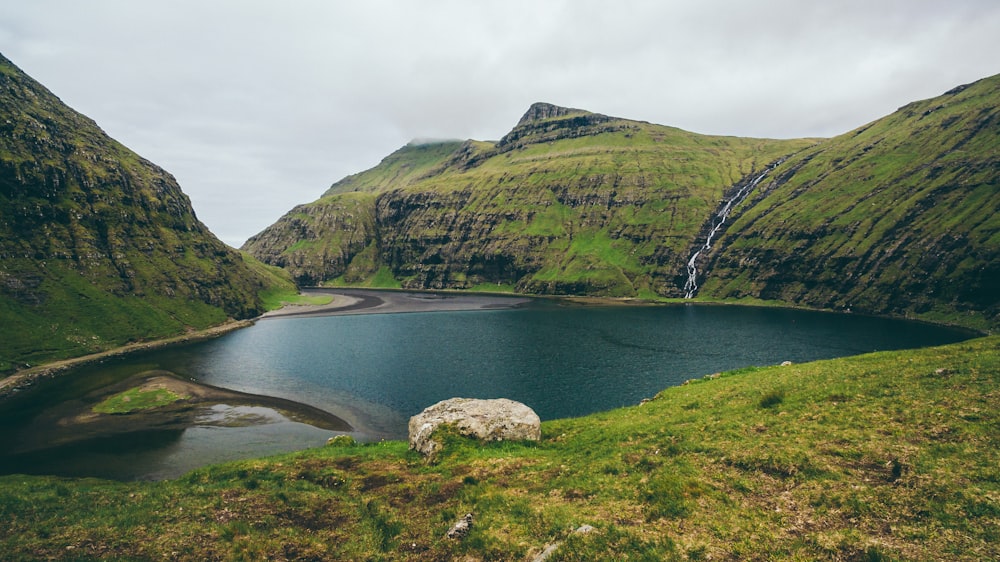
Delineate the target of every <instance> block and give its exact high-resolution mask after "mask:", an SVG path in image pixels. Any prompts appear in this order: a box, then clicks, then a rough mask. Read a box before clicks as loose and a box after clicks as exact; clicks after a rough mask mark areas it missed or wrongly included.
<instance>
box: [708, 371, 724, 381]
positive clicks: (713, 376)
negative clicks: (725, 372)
mask: <svg viewBox="0 0 1000 562" xmlns="http://www.w3.org/2000/svg"><path fill="white" fill-rule="evenodd" d="M720 376H722V373H712V374H711V375H705V378H706V379H709V380H712V379H717V378H719V377H720Z"/></svg>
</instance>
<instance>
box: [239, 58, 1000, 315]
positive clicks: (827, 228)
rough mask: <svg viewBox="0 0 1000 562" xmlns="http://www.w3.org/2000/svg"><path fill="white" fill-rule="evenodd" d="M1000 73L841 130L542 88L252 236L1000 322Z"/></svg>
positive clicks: (261, 244) (591, 279)
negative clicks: (559, 94)
mask: <svg viewBox="0 0 1000 562" xmlns="http://www.w3.org/2000/svg"><path fill="white" fill-rule="evenodd" d="M998 106H1000V77H993V78H988V79H984V80H981V81H979V82H977V83H975V84H972V85H969V86H965V87H959V88H956V89H955V90H953V91H951V92H948V93H947V94H945V95H942V96H940V97H938V98H934V99H930V100H925V101H922V102H916V103H912V104H910V105H907V106H905V107H903V108H901V109H900V110H899V111H898V112H896V113H894V114H893V115H890V116H888V117H885V118H883V119H880V120H878V121H875V122H873V123H871V124H869V125H866V126H864V127H861V128H859V129H857V130H855V131H851V132H849V133H846V134H844V135H841V136H839V137H836V138H833V139H827V140H822V141H819V140H790V141H775V140H761V139H742V138H735V137H709V136H703V135H697V134H693V133H688V132H685V131H681V130H678V129H675V128H671V127H664V126H660V125H652V124H649V123H641V122H636V121H628V120H625V119H618V118H613V117H608V116H604V115H599V114H594V113H588V112H586V111H581V110H575V109H567V108H560V107H556V106H552V105H548V104H536V105H535V106H532V108H531V109H529V111H528V112H527V113H526V114H525V116H524V117H523V118H522V119H521V121H520V122H519V123H518V124H517V126H516V127H515V128H514V129H513V130H512V131H511V132H510V133H509V134H508V135H506V136H505V137H504V138H503V139H501V140H500V141H499V142H496V143H488V142H475V141H467V142H465V143H458V142H442V143H436V144H427V145H416V144H413V145H408V146H406V147H404V148H402V149H400V150H399V151H397V152H396V153H394V154H392V155H390V156H389V157H387V158H386V159H385V160H384V161H383V162H382V163H381V164H379V165H378V166H376V167H375V168H372V169H371V170H368V171H366V172H362V173H360V174H356V175H354V176H350V177H348V178H346V179H344V180H342V181H341V182H338V183H336V184H334V185H333V187H331V189H330V190H328V191H327V193H326V194H324V196H323V197H322V198H320V199H319V200H318V201H316V202H314V203H310V204H307V205H301V206H299V207H296V208H295V209H294V210H293V211H292V212H290V213H289V214H288V215H286V216H285V217H283V218H282V219H281V220H280V221H278V222H277V223H276V224H275V225H272V226H271V227H269V228H268V229H266V230H265V231H264V232H262V233H260V234H259V235H257V236H255V237H254V238H251V239H250V240H249V241H248V242H247V244H246V245H245V246H244V249H245V250H247V251H249V252H250V253H252V254H253V255H254V256H256V257H257V258H258V259H260V260H262V261H264V262H265V263H270V264H274V265H279V266H282V267H285V268H287V269H288V270H289V271H290V272H291V273H292V275H293V276H294V277H295V278H296V279H297V280H299V281H300V282H301V283H304V284H312V285H319V284H332V285H338V284H346V285H375V286H403V287H411V288H432V289H438V288H459V289H476V290H490V291H497V290H506V291H518V292H524V293H538V294H586V295H600V296H619V297H636V296H638V297H645V298H662V297H682V296H684V294H685V291H684V285H685V281H686V279H687V276H688V273H687V267H686V265H687V261H688V259H689V257H690V256H691V255H692V254H694V252H695V251H697V250H698V248H699V247H701V246H702V245H703V244H704V241H705V237H706V235H707V234H708V232H709V231H711V230H712V228H713V226H714V224H715V222H717V220H718V219H717V218H716V214H717V213H718V212H719V210H720V209H721V208H722V207H723V206H724V205H725V203H726V202H727V201H728V200H729V199H730V198H731V197H732V196H733V195H734V194H735V193H736V192H737V191H738V190H739V189H740V187H741V186H742V185H745V184H746V183H747V182H748V180H749V179H750V178H752V177H754V176H755V175H757V174H759V173H760V172H761V171H763V170H765V169H767V168H768V167H769V166H770V165H771V164H772V163H774V162H777V161H779V160H780V161H781V162H782V163H781V164H780V165H779V166H777V167H776V168H775V169H774V170H773V171H772V172H771V173H770V174H769V175H768V176H767V177H766V178H765V179H764V180H763V181H761V182H760V183H759V184H758V185H757V186H756V188H755V189H754V190H752V191H751V192H750V193H749V198H748V199H747V200H745V201H744V202H743V203H742V204H738V205H736V206H735V207H734V210H733V213H732V215H731V216H730V218H729V220H728V222H727V223H726V224H725V225H724V228H722V229H721V230H720V232H719V233H718V234H717V236H716V237H715V239H714V241H713V245H712V248H711V249H710V250H709V251H706V252H703V255H701V256H700V258H699V262H697V264H696V265H697V267H698V270H699V271H698V284H699V285H700V286H701V288H700V290H699V292H698V293H697V296H700V297H702V298H708V299H712V300H716V299H753V300H756V301H761V300H764V301H776V302H779V303H783V304H794V305H803V306H810V307H816V308H824V309H832V310H852V311H855V312H864V313H873V314H892V315H902V316H915V317H918V318H922V319H926V320H931V321H944V322H951V323H957V324H962V325H966V326H970V327H974V328H977V329H982V330H992V329H996V327H997V326H1000V299H998V298H997V295H1000V284H998V283H1000V281H998V279H1000V222H998V221H1000V219H998V218H997V216H998V214H997V210H998V207H1000V186H998V182H1000V163H998V160H997V150H996V147H997V146H1000V119H998V118H997V109H996V108H997V107H998Z"/></svg>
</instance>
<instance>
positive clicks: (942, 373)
mask: <svg viewBox="0 0 1000 562" xmlns="http://www.w3.org/2000/svg"><path fill="white" fill-rule="evenodd" d="M934 374H935V375H937V376H939V377H943V376H945V375H950V374H951V369H945V368H944V367H942V368H940V369H934Z"/></svg>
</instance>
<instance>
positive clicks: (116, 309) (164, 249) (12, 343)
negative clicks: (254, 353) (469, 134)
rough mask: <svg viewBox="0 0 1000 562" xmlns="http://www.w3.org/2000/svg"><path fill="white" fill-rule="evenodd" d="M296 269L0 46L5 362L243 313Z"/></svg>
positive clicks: (0, 367)
mask: <svg viewBox="0 0 1000 562" xmlns="http://www.w3.org/2000/svg"><path fill="white" fill-rule="evenodd" d="M277 287H283V288H284V289H285V290H289V289H291V288H292V286H291V283H290V282H289V281H288V280H287V279H285V278H282V277H280V276H278V274H277V273H275V271H272V270H269V269H268V268H266V267H265V266H263V265H262V264H260V263H256V262H255V260H252V259H250V258H244V256H242V255H241V254H240V253H239V252H237V251H236V250H234V249H232V248H229V247H228V246H226V245H225V244H223V243H222V242H220V241H219V240H218V239H217V238H215V236H213V235H212V233H211V232H209V231H208V229H207V228H206V227H205V225H203V224H202V223H201V222H199V221H198V219H197V218H196V217H195V214H194V211H193V210H192V208H191V204H190V201H189V200H188V198H187V196H186V195H184V193H183V192H182V191H181V189H180V187H178V185H177V182H176V181H175V180H174V178H173V177H172V176H170V174H168V173H166V172H165V171H163V170H162V169H160V168H159V167H157V166H155V165H154V164H152V163H150V162H148V161H146V160H144V159H143V158H141V157H139V156H138V155H136V154H135V153H133V152H132V151H130V150H129V149H127V148H126V147H124V146H122V145H121V144H119V143H118V142H116V141H114V140H113V139H111V138H110V137H108V136H107V135H106V134H105V133H104V132H103V131H102V130H101V129H100V128H99V127H98V126H97V125H96V124H95V123H94V122H93V121H91V120H90V119H88V118H87V117H85V116H83V115H81V114H79V113H77V112H75V111H73V110H72V109H70V108H69V107H67V106H66V105H65V104H63V103H62V102H61V101H60V100H59V99H58V98H57V97H56V96H54V95H53V94H52V93H51V92H49V91H48V90H46V89H45V88H44V87H43V86H42V85H40V84H39V83H37V82H36V81H34V80H33V79H31V78H30V77H28V76H27V75H25V74H24V73H23V72H22V71H21V70H20V69H18V68H17V67H16V66H14V64H12V63H11V62H10V61H9V60H7V59H6V58H3V57H2V56H0V318H2V326H3V337H2V338H0V372H3V371H9V370H11V369H13V368H16V367H20V366H24V365H25V364H36V363H39V362H42V361H47V360H52V359H57V358H64V357H70V356H76V355H82V354H86V353H88V352H93V351H100V350H104V349H108V348H110V347H114V346H117V345H121V344H123V343H126V342H131V341H137V340H144V339H151V338H158V337H163V336H169V335H176V334H179V333H183V332H185V331H186V330H191V329H198V328H205V327H207V326H211V325H215V324H220V323H223V322H225V321H226V320H227V318H248V317H252V316H256V315H258V314H259V313H261V312H262V311H263V303H262V300H261V297H260V293H261V292H262V291H266V290H274V289H275V288H277Z"/></svg>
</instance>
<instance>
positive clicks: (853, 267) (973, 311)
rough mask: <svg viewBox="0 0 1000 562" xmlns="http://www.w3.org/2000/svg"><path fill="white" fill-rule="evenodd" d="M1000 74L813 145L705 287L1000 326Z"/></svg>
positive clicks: (721, 247)
mask: <svg viewBox="0 0 1000 562" xmlns="http://www.w3.org/2000/svg"><path fill="white" fill-rule="evenodd" d="M998 106H1000V76H997V77H992V78H988V79H984V80H981V81H979V82H976V83H974V84H971V85H968V86H962V87H958V88H955V89H954V90H952V91H950V92H948V93H946V94H944V95H942V96H940V97H937V98H933V99H929V100H925V101H920V102H915V103H911V104H909V105H906V106H904V107H902V108H900V109H899V110H898V111H897V112H895V113H893V114H892V115H890V116H888V117H885V118H883V119H880V120H878V121H875V122H873V123H870V124H868V125H866V126H864V127H861V128H859V129H856V130H854V131H851V132H849V133H847V134H844V135H841V136H839V137H836V138H833V139H830V140H828V141H825V142H823V143H822V144H819V145H817V146H815V147H813V148H811V149H808V150H805V151H803V152H801V153H799V154H797V155H795V156H793V157H791V158H789V159H788V160H787V161H786V162H784V163H783V164H782V165H781V166H779V167H778V168H777V169H776V170H775V171H774V173H773V174H772V175H771V178H772V180H771V181H765V182H762V183H761V184H760V186H759V188H758V190H757V191H755V192H754V193H752V194H751V195H750V197H749V198H748V199H747V202H746V203H745V204H744V205H743V207H742V208H737V209H736V211H735V213H734V216H735V217H736V218H735V220H734V221H733V222H732V224H731V226H729V228H728V230H727V231H726V233H725V234H724V235H722V236H721V237H720V238H719V239H718V242H717V243H716V244H715V245H714V247H713V249H712V250H711V252H709V254H708V255H707V256H706V260H705V263H706V265H707V268H706V273H705V277H706V278H705V280H704V281H703V288H702V290H701V292H700V293H699V294H700V295H701V296H708V297H711V298H734V297H736V298H739V297H745V296H750V297H755V298H760V299H766V300H779V301H784V302H793V303H798V304H804V305H809V306H814V307H820V308H829V309H835V310H854V311H860V312H869V313H878V314H887V313H891V314H905V315H915V316H918V317H921V318H925V319H929V320H948V321H956V322H960V323H965V324H971V325H976V326H978V327H981V328H989V327H991V326H992V327H994V328H995V327H996V326H998V325H1000V317H998V315H1000V215H998V214H997V211H998V210H1000V110H998Z"/></svg>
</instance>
